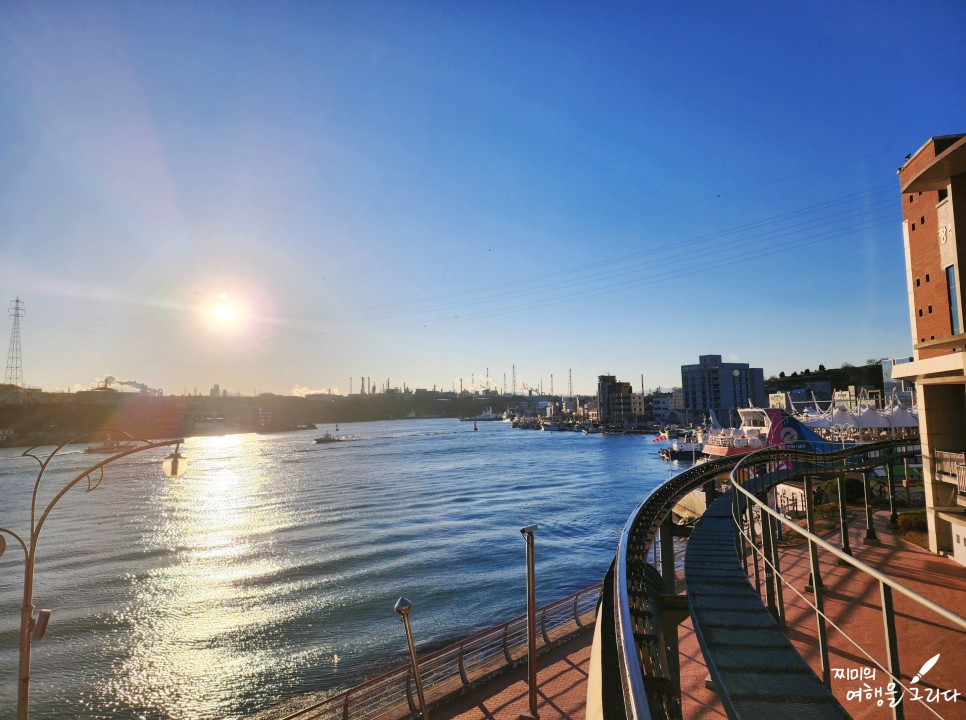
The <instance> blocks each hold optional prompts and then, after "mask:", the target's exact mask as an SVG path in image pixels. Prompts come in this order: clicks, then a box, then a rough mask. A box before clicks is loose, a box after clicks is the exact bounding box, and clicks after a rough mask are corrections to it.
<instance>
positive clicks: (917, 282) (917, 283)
mask: <svg viewBox="0 0 966 720" xmlns="http://www.w3.org/2000/svg"><path fill="white" fill-rule="evenodd" d="M916 287H919V278H916Z"/></svg>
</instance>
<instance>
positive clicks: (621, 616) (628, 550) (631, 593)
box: [614, 456, 741, 720]
mask: <svg viewBox="0 0 966 720" xmlns="http://www.w3.org/2000/svg"><path fill="white" fill-rule="evenodd" d="M739 457H741V456H733V457H724V458H719V459H716V460H710V461H708V462H705V463H702V464H700V465H696V466H695V467H692V468H688V469H687V470H685V471H684V472H682V473H679V474H677V475H675V476H674V477H673V478H671V479H670V480H668V481H667V482H666V483H664V484H662V485H660V486H658V487H657V488H655V489H654V490H652V491H651V492H650V493H649V494H648V495H647V496H646V497H645V498H644V500H643V501H641V503H640V505H638V506H637V508H636V509H635V510H634V512H633V513H631V516H630V519H629V520H628V521H627V524H626V525H625V526H624V530H623V532H622V533H621V537H620V542H619V544H618V546H617V559H616V562H615V573H614V625H615V634H616V643H617V660H618V664H619V672H620V675H621V686H622V689H623V700H624V714H625V717H626V718H628V719H629V720H631V719H632V720H649V719H650V718H651V717H652V716H654V717H669V716H674V715H675V714H676V712H675V711H674V710H673V708H672V707H671V705H673V704H674V702H675V698H674V693H673V692H672V688H673V687H674V685H675V684H676V682H677V679H676V678H674V677H673V675H674V673H673V666H672V665H671V664H670V663H669V662H668V658H667V656H666V653H665V652H663V650H662V648H660V647H659V644H658V643H656V642H653V638H654V637H655V636H656V635H659V634H660V630H659V629H657V628H656V627H655V623H654V609H653V608H649V607H648V600H649V598H651V597H653V596H654V594H655V593H654V589H653V583H648V582H647V578H648V575H649V573H648V570H647V567H648V565H650V563H649V562H648V556H649V555H650V554H651V553H652V552H653V551H654V550H655V547H654V546H655V543H654V540H655V537H656V536H657V534H658V530H659V529H660V527H661V524H662V523H663V522H664V521H665V519H666V518H667V517H668V515H669V514H670V513H671V510H672V509H673V507H674V505H675V504H676V503H677V502H678V501H679V500H680V499H681V498H683V497H684V496H685V495H687V494H688V493H689V492H691V491H692V490H695V489H697V488H699V487H700V486H701V485H703V484H704V483H707V482H709V481H711V480H713V479H714V477H715V476H716V475H719V474H721V473H722V472H725V471H727V470H730V469H732V468H733V467H734V466H735V465H736V464H737V463H738V459H739ZM662 550H667V548H662ZM655 555H657V553H655ZM661 555H662V556H663V557H665V558H667V557H669V554H667V553H665V552H662V553H661ZM671 559H672V561H673V557H672V558H671ZM652 567H653V566H652ZM675 661H676V658H674V659H673V660H671V662H675ZM645 677H646V678H647V679H646V680H645ZM649 690H650V692H649Z"/></svg>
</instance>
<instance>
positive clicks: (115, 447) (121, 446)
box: [84, 437, 136, 455]
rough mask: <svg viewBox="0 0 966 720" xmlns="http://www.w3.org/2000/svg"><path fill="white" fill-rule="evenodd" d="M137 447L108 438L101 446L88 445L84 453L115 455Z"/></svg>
mask: <svg viewBox="0 0 966 720" xmlns="http://www.w3.org/2000/svg"><path fill="white" fill-rule="evenodd" d="M135 447H136V446H135V445H134V443H131V442H128V441H126V440H112V439H111V438H110V437H106V438H104V440H103V441H102V442H101V444H100V445H88V446H87V447H86V448H84V452H86V453H90V454H104V455H113V454H114V453H119V452H124V451H125V450H133V449H134V448H135Z"/></svg>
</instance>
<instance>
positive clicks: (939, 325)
mask: <svg viewBox="0 0 966 720" xmlns="http://www.w3.org/2000/svg"><path fill="white" fill-rule="evenodd" d="M899 184H900V189H901V192H902V234H903V243H904V246H905V257H906V283H907V286H908V293H909V320H910V326H911V328H912V347H913V351H914V357H913V361H912V362H908V363H902V364H899V365H895V366H894V367H893V368H892V376H893V378H894V379H896V380H911V381H914V382H915V383H916V385H917V386H918V388H919V392H918V398H919V429H920V433H921V435H922V455H923V478H924V482H925V491H926V508H927V513H926V514H927V518H928V522H929V547H930V549H931V550H933V551H934V552H944V553H948V554H950V555H953V556H954V557H955V558H956V559H957V560H958V561H959V562H961V563H963V564H966V352H964V350H966V333H964V332H963V327H964V325H963V277H962V275H961V273H962V271H963V268H964V267H966V265H964V262H966V227H963V226H962V224H966V135H945V136H942V137H934V138H931V139H930V140H929V141H928V142H926V144H925V145H923V146H922V147H921V148H920V149H919V150H918V151H916V153H914V154H913V155H910V156H908V157H907V158H906V163H905V164H904V165H903V166H902V167H901V168H900V169H899ZM958 237H962V238H963V239H964V240H963V247H962V248H960V247H959V244H958V242H957V238H958Z"/></svg>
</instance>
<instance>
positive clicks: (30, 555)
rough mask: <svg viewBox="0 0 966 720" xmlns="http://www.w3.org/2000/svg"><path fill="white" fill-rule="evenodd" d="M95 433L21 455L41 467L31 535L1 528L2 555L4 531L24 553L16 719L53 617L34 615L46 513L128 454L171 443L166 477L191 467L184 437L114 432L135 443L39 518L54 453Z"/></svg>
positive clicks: (22, 714)
mask: <svg viewBox="0 0 966 720" xmlns="http://www.w3.org/2000/svg"><path fill="white" fill-rule="evenodd" d="M99 432H101V431H99ZM92 434H94V433H84V434H83V435H80V436H78V437H76V438H74V439H73V440H69V441H68V442H66V443H63V444H61V445H58V446H57V447H55V448H54V449H53V450H52V451H51V452H50V453H49V454H48V455H47V457H46V458H44V459H43V460H42V459H41V458H40V457H38V456H37V455H34V454H33V451H34V450H36V449H37V448H38V447H40V446H39V445H38V446H34V447H32V448H27V449H26V450H24V451H23V453H22V454H21V457H30V458H33V459H34V460H36V461H37V463H38V464H39V465H40V470H39V471H38V472H37V480H36V481H35V482H34V491H33V497H32V498H31V502H30V535H29V536H28V537H27V539H26V540H24V538H23V537H21V536H20V534H18V533H16V532H14V531H13V530H9V529H7V528H3V527H0V555H2V554H3V551H4V550H5V549H6V541H5V540H4V539H3V535H2V533H6V534H7V535H9V536H10V537H12V538H13V539H14V540H16V541H17V542H18V543H20V547H21V549H22V550H23V554H24V571H23V606H22V607H21V613H20V670H19V676H18V686H17V720H27V715H28V711H29V703H30V643H31V640H32V639H33V640H40V639H41V638H43V636H44V633H45V632H46V631H47V622H48V620H49V619H50V612H51V611H50V610H46V609H45V610H40V611H39V613H38V616H37V617H36V618H35V617H34V605H33V587H34V566H35V564H36V562H37V543H38V541H39V539H40V530H41V528H43V526H44V523H45V522H46V521H47V516H48V515H50V511H51V510H53V509H54V506H55V505H56V504H57V503H58V502H59V501H60V499H61V498H62V497H64V495H66V494H67V492H68V491H69V490H70V489H71V488H73V487H74V486H75V485H77V484H78V483H80V482H81V481H82V480H84V479H86V480H87V492H91V491H92V490H96V489H97V488H98V487H99V486H100V484H101V481H102V480H103V479H104V468H105V467H106V466H107V465H110V464H111V463H112V462H114V461H115V460H120V459H121V458H123V457H127V456H128V455H134V454H136V453H140V452H144V451H145V450H153V449H155V448H161V447H170V446H171V445H174V446H175V449H174V452H172V453H171V454H170V455H169V456H168V457H167V458H165V461H164V465H163V467H162V470H163V472H164V474H165V475H166V476H167V477H180V476H181V475H183V474H184V472H185V470H186V469H187V467H188V463H187V460H185V458H184V456H183V455H181V454H180V453H179V452H178V451H179V449H180V447H181V443H183V442H184V440H183V439H180V440H164V441H162V442H148V441H147V440H134V438H132V437H131V436H130V435H127V433H123V432H122V433H115V434H121V435H127V437H128V439H129V440H130V441H133V443H134V444H124V445H118V446H115V448H114V451H112V454H111V456H110V457H108V458H106V459H105V460H102V461H101V462H99V463H95V464H94V465H91V466H90V467H88V468H86V469H84V470H81V471H80V473H78V474H77V475H76V476H75V477H74V479H73V480H71V481H70V482H69V483H67V484H66V485H65V486H64V487H63V488H62V489H61V490H60V492H58V493H57V495H55V496H54V499H53V500H51V501H50V502H49V503H47V505H46V506H45V507H44V508H43V509H42V510H41V513H40V517H39V518H38V517H37V510H38V508H37V494H38V492H39V490H40V482H41V480H43V478H44V473H45V472H47V467H48V466H49V465H50V462H51V460H53V459H54V456H55V455H57V453H59V452H60V451H61V450H63V449H64V447H66V446H67V445H70V444H72V443H76V442H80V441H82V440H83V439H85V438H87V437H88V436H90V435H92ZM137 443H141V444H137ZM95 473H97V478H96V479H95V477H94V474H95ZM31 636H32V637H31Z"/></svg>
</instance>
